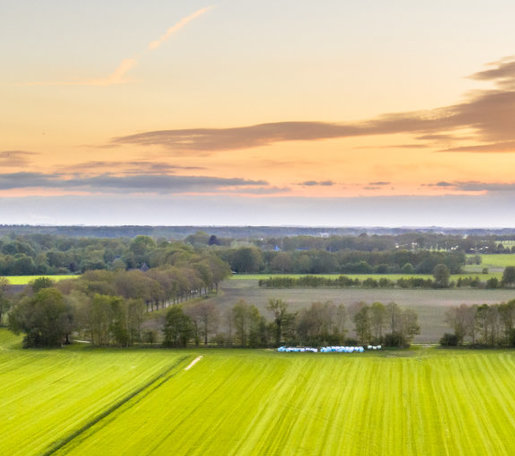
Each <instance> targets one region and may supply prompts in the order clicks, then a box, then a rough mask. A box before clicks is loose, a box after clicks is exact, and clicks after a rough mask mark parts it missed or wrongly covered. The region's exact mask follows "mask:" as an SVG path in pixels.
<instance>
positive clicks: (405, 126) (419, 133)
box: [112, 58, 515, 154]
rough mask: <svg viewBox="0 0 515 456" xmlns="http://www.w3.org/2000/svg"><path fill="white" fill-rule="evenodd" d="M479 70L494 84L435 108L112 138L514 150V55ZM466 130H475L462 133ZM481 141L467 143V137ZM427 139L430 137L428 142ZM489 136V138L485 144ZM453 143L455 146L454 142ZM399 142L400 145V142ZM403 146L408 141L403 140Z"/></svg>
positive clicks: (209, 146)
mask: <svg viewBox="0 0 515 456" xmlns="http://www.w3.org/2000/svg"><path fill="white" fill-rule="evenodd" d="M492 65H494V66H495V68H492V69H489V70H486V71H482V72H478V73H475V74H473V75H472V76H471V78H473V79H478V80H481V81H489V82H493V83H494V88H491V89H487V90H481V91H475V92H472V93H470V94H468V95H467V96H466V97H465V100H464V101H463V102H461V103H458V104H455V105H450V106H444V107H441V108H437V109H433V110H430V111H414V112H404V113H393V114H385V115H383V116H380V117H377V118H374V119H369V120H365V121H362V122H357V123H348V124H341V123H340V124H338V123H328V122H317V121H304V122H275V123H263V124H258V125H249V126H243V127H232V128H192V129H176V130H158V131H147V132H143V133H138V134H133V135H128V136H121V137H117V138H114V139H113V140H112V144H135V145H142V146H154V145H159V146H163V147H165V148H167V149H169V150H171V151H173V152H176V153H181V152H182V153H186V154H187V153H190V152H203V153H214V152H217V151H226V150H237V149H247V148H254V147H262V146H269V145H272V144H275V143H280V142H285V141H320V140H328V139H336V138H349V137H356V136H368V135H390V134H397V133H403V134H411V135H414V139H415V140H417V141H421V142H417V143H415V144H408V145H405V147H409V148H415V147H418V148H424V147H426V146H430V145H431V144H432V143H433V142H434V141H435V140H436V141H442V140H444V141H445V142H446V143H448V144H446V145H447V148H446V149H444V150H443V151H445V152H450V151H452V152H460V151H461V152H515V148H514V147H513V145H515V128H514V127H513V119H515V58H508V59H503V60H501V61H499V62H496V63H495V64H492ZM463 130H470V131H473V132H474V134H473V135H471V136H468V137H466V138H463V137H462V136H460V134H462V131H463ZM464 139H465V140H468V141H470V140H474V141H476V143H477V142H479V143H480V144H475V145H472V146H469V145H466V146H464V145H462V144H460V141H462V140H464ZM426 141H429V142H430V143H429V144H428V143H427V142H426ZM485 142H486V144H484V143H485ZM450 146H451V147H450ZM395 147H399V146H395ZM401 147H403V146H401Z"/></svg>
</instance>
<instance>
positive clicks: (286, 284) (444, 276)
mask: <svg viewBox="0 0 515 456" xmlns="http://www.w3.org/2000/svg"><path fill="white" fill-rule="evenodd" d="M258 284H259V286H260V287H264V288H322V287H325V288H352V287H353V288H404V289H406V288H425V289H430V288H453V287H458V288H487V289H495V288H511V287H513V286H514V285H515V267H511V266H509V267H507V268H506V269H505V271H504V273H503V278H502V279H501V280H499V279H497V278H496V277H491V278H489V279H488V280H486V281H482V280H481V279H480V278H479V277H472V276H471V277H459V278H458V280H457V281H451V280H450V272H449V270H448V268H447V267H446V266H445V265H437V266H436V267H435V269H434V270H433V279H431V278H424V277H401V278H400V279H397V280H391V279H388V278H386V277H381V278H380V279H375V278H373V277H367V278H366V279H363V280H360V279H359V278H357V277H355V278H351V277H347V276H344V275H340V276H338V277H335V278H331V277H323V276H314V275H306V276H301V277H284V276H271V277H269V278H267V279H260V280H259V282H258Z"/></svg>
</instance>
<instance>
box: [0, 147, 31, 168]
mask: <svg viewBox="0 0 515 456" xmlns="http://www.w3.org/2000/svg"><path fill="white" fill-rule="evenodd" d="M32 155H36V153H35V152H28V151H26V150H2V151H0V166H3V167H7V168H14V167H21V166H26V165H28V164H29V160H28V157H30V156H32Z"/></svg>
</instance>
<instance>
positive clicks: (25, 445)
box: [0, 329, 189, 456]
mask: <svg viewBox="0 0 515 456" xmlns="http://www.w3.org/2000/svg"><path fill="white" fill-rule="evenodd" d="M5 331H6V330H5V329H2V330H0V333H2V332H5ZM0 339H1V340H2V341H3V339H7V341H8V343H7V344H4V343H3V342H2V345H1V349H0V384H1V385H2V388H1V389H0V423H2V425H1V426H0V454H2V455H4V454H5V455H23V456H25V455H42V454H46V453H47V452H49V451H51V450H52V449H55V448H56V447H57V446H58V445H59V442H61V441H65V440H66V439H67V438H69V437H70V436H73V435H74V434H75V433H77V432H78V431H80V430H81V429H83V428H85V427H88V426H89V425H91V423H93V422H95V420H96V419H97V418H98V417H100V416H102V415H103V414H106V413H107V414H109V413H110V411H111V410H112V409H113V408H116V407H117V406H119V405H120V404H122V403H124V401H125V400H126V399H127V398H129V397H131V395H133V394H135V393H137V392H138V390H139V389H140V388H142V387H146V386H147V385H148V384H151V383H152V382H153V381H154V379H157V378H158V377H159V376H160V375H162V374H170V373H171V372H170V369H174V368H175V369H179V368H180V365H178V366H177V367H174V366H175V365H177V364H178V362H179V361H180V362H181V363H183V362H186V361H187V359H189V358H188V356H187V355H185V354H183V353H171V352H164V351H154V352H148V351H144V350H140V351H124V352H122V351H121V350H101V349H98V350H92V349H89V350H63V349H61V350H59V349H56V350H23V349H21V348H18V349H13V348H9V337H8V336H7V337H6V336H5V335H2V336H1V337H0ZM6 345H7V346H6ZM183 358H184V360H183ZM96 454H101V453H99V452H97V453H96ZM104 454H106V453H104Z"/></svg>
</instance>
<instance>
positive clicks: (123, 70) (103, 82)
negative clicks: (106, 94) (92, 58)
mask: <svg viewBox="0 0 515 456" xmlns="http://www.w3.org/2000/svg"><path fill="white" fill-rule="evenodd" d="M212 8H213V6H208V7H205V8H201V9H199V10H197V11H195V12H194V13H192V14H190V15H189V16H186V17H183V18H182V19H181V20H179V22H177V23H176V24H174V25H172V26H171V27H170V28H169V29H168V30H167V31H166V33H165V34H164V35H162V36H161V37H160V38H159V39H157V40H155V41H151V42H150V43H149V44H148V46H147V49H146V52H150V51H153V50H155V49H157V48H158V47H160V46H161V45H162V44H163V43H164V42H165V41H167V40H168V39H169V38H170V37H171V36H172V35H173V34H175V33H177V32H178V31H179V30H181V29H182V28H184V27H185V26H186V25H187V24H189V23H190V22H191V21H193V20H195V19H196V18H198V17H200V16H202V15H203V14H205V13H207V12H208V11H209V10H210V9H212ZM144 54H145V52H144V53H142V54H140V55H138V56H134V57H131V58H128V59H124V60H122V61H121V62H120V64H119V65H118V67H117V68H116V69H115V70H114V71H113V72H112V73H111V74H109V75H107V76H105V77H103V78H93V79H79V80H77V81H49V82H28V83H26V84H23V85H25V86H100V87H102V86H111V85H118V84H126V83H128V82H130V80H128V79H127V78H126V75H127V73H128V72H129V71H130V70H132V69H133V68H134V67H135V66H137V65H138V64H139V61H140V60H141V58H142V57H143V55H144Z"/></svg>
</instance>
